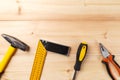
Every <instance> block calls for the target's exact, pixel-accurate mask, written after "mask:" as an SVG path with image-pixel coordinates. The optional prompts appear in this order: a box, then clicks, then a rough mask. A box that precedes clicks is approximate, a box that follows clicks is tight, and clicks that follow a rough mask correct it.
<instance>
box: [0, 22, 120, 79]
mask: <svg viewBox="0 0 120 80" xmlns="http://www.w3.org/2000/svg"><path fill="white" fill-rule="evenodd" d="M0 25H1V27H0V34H2V33H6V34H9V35H12V36H15V37H17V38H19V39H21V40H22V41H24V42H25V43H27V44H28V45H29V46H30V47H31V49H30V51H29V52H23V51H21V50H18V51H17V53H16V54H15V55H14V56H13V58H12V60H11V62H10V64H9V66H8V67H7V69H6V71H5V74H4V75H3V77H2V79H3V80H6V79H10V80H24V79H25V80H29V76H30V72H31V68H32V64H33V60H34V56H35V51H36V47H37V43H38V40H39V39H45V40H48V41H52V42H56V43H61V44H64V45H68V46H70V47H71V48H72V50H71V52H70V56H69V57H66V56H62V55H59V54H56V53H52V52H48V53H47V57H46V62H45V66H44V69H43V74H42V78H41V80H71V79H72V76H73V73H74V69H73V66H74V63H75V56H76V51H77V47H78V45H79V43H80V42H82V41H86V42H87V43H88V44H89V50H88V53H87V57H86V59H85V61H84V63H83V65H82V68H81V71H80V72H79V74H78V76H77V80H80V79H82V80H88V79H90V80H95V79H97V80H110V78H109V76H108V74H107V72H106V69H105V66H104V65H103V64H102V63H101V60H102V56H101V54H100V51H99V46H98V42H102V43H103V44H104V45H105V46H106V47H107V48H108V49H109V50H110V51H111V53H112V54H114V55H116V58H115V59H116V61H117V62H118V63H120V55H119V49H120V45H119V44H120V41H119V40H120V39H119V36H120V33H119V29H120V27H119V26H120V24H119V21H114V22H113V21H107V22H106V21H105V22H103V21H101V22H98V21H2V22H1V23H0ZM114 26H115V27H114ZM0 46H1V48H0V52H1V53H0V57H1V58H2V57H3V55H4V52H5V51H6V50H7V47H8V46H9V44H8V42H7V41H5V40H4V39H3V38H2V37H1V38H0ZM54 64H56V65H54ZM116 75H117V74H116ZM13 76H14V77H13ZM86 76H87V77H86ZM103 76H104V77H103ZM117 77H118V76H117Z"/></svg>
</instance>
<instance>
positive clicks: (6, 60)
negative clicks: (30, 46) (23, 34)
mask: <svg viewBox="0 0 120 80" xmlns="http://www.w3.org/2000/svg"><path fill="white" fill-rule="evenodd" d="M15 51H16V48H14V47H12V46H10V47H9V48H8V51H7V52H6V54H5V56H4V57H3V59H2V61H1V62H0V73H2V72H3V71H4V69H5V67H6V66H7V64H8V63H9V61H10V59H11V57H12V55H13V54H14V52H15Z"/></svg>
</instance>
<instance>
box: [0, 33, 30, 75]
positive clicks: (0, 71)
mask: <svg viewBox="0 0 120 80" xmlns="http://www.w3.org/2000/svg"><path fill="white" fill-rule="evenodd" d="M2 37H3V38H5V39H6V40H7V41H8V42H9V43H10V44H11V45H10V47H9V48H8V51H7V52H6V54H5V56H4V57H3V59H2V61H1V62H0V75H2V74H3V72H4V70H5V68H6V67H7V65H8V63H9V61H10V59H11V57H12V56H13V54H14V53H15V52H16V50H17V48H18V49H21V50H23V51H27V50H29V46H28V45H27V44H25V43H23V42H22V41H20V40H18V39H17V38H14V37H12V36H9V35H7V34H2Z"/></svg>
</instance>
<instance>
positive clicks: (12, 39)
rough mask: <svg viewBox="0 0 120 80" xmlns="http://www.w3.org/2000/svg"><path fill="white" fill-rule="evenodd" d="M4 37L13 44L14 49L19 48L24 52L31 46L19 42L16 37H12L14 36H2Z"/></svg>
mask: <svg viewBox="0 0 120 80" xmlns="http://www.w3.org/2000/svg"><path fill="white" fill-rule="evenodd" d="M2 37H3V38H5V39H6V40H7V41H8V42H9V43H10V44H11V46H13V47H14V48H19V49H21V50H23V51H27V50H29V46H28V45H27V44H25V43H24V42H22V41H20V40H18V39H17V38H15V37H12V36H10V35H7V34H2Z"/></svg>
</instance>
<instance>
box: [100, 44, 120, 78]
mask: <svg viewBox="0 0 120 80" xmlns="http://www.w3.org/2000/svg"><path fill="white" fill-rule="evenodd" d="M99 45H100V51H101V53H102V55H103V57H104V58H103V60H102V63H104V64H105V65H106V68H107V72H108V74H109V76H110V77H111V78H112V80H116V78H115V76H114V75H113V73H112V71H111V69H110V62H111V63H112V64H113V65H114V67H115V68H116V70H117V71H118V73H119V75H120V66H119V65H118V64H117V63H116V61H115V60H114V57H115V56H114V55H111V53H110V52H109V51H108V50H107V49H106V48H105V47H104V46H103V45H102V44H101V43H99Z"/></svg>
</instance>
